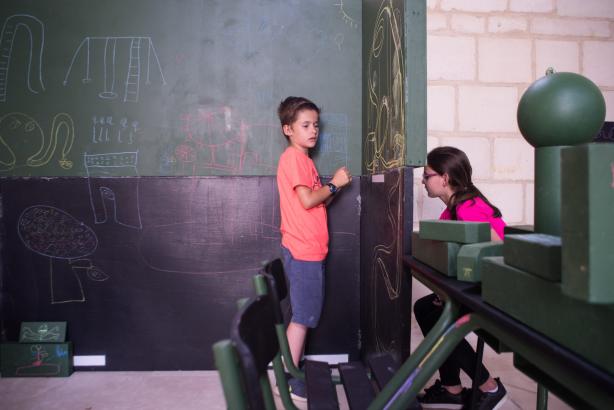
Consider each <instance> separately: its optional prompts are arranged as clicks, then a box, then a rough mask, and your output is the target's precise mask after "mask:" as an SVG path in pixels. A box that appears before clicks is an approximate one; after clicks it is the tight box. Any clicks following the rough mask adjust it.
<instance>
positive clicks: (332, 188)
mask: <svg viewBox="0 0 614 410" xmlns="http://www.w3.org/2000/svg"><path fill="white" fill-rule="evenodd" d="M326 185H328V189H330V193H331V194H333V195H335V192H337V186H336V185H335V184H333V183H330V182H329V183H328V184H326Z"/></svg>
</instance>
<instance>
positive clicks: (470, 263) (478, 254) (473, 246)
mask: <svg viewBox="0 0 614 410" xmlns="http://www.w3.org/2000/svg"><path fill="white" fill-rule="evenodd" d="M506 240H507V239H506ZM501 255H503V242H501V241H496V242H479V243H470V244H467V245H463V246H461V247H460V250H459V251H458V256H457V257H456V279H458V280H462V281H463V282H481V281H482V268H481V260H482V258H484V257H487V256H501Z"/></svg>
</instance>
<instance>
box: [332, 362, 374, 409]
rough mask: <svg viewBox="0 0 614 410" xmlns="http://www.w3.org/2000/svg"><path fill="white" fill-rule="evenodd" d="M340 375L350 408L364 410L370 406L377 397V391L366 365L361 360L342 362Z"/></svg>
mask: <svg viewBox="0 0 614 410" xmlns="http://www.w3.org/2000/svg"><path fill="white" fill-rule="evenodd" d="M339 375H340V376H341V383H343V389H344V390H345V395H346V397H347V400H348V405H349V406H350V410H364V409H366V408H367V407H369V404H371V402H372V401H373V399H374V398H375V391H374V390H373V384H372V383H371V380H369V376H367V369H366V368H365V366H364V365H363V364H362V363H361V362H350V363H340V364H339Z"/></svg>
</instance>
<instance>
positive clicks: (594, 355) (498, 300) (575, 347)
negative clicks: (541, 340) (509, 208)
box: [482, 257, 614, 374]
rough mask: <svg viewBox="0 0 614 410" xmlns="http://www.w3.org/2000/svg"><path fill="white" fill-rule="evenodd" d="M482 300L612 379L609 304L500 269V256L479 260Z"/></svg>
mask: <svg viewBox="0 0 614 410" xmlns="http://www.w3.org/2000/svg"><path fill="white" fill-rule="evenodd" d="M482 298H483V299H484V300H485V301H486V302H488V303H490V304H491V305H494V306H496V307H497V308H499V309H501V310H502V311H504V312H506V313H507V314H509V315H510V316H512V317H514V318H515V319H517V320H519V321H521V322H523V323H525V324H526V325H528V326H529V327H531V328H533V329H535V330H537V331H538V332H540V333H542V334H544V335H545V336H547V337H549V338H551V339H552V340H554V341H555V342H557V343H559V344H561V345H562V346H563V347H566V348H568V349H569V350H571V351H574V352H576V353H578V354H579V355H580V356H582V357H584V358H586V359H587V360H588V361H589V362H591V363H592V364H594V365H595V366H597V367H600V368H602V369H604V370H606V371H608V372H610V373H612V374H614V354H612V346H614V326H612V323H613V322H614V306H613V305H609V306H608V305H596V304H592V303H587V302H584V301H581V300H578V299H574V298H572V297H569V296H567V295H565V294H564V293H563V292H562V290H561V284H560V283H558V282H551V281H548V280H546V279H543V278H540V277H539V276H535V275H532V274H530V273H528V272H524V271H521V270H519V269H516V268H514V267H511V266H509V265H506V264H505V263H504V262H503V257H489V258H484V259H482ZM503 342H505V341H503ZM519 353H521V354H522V352H519Z"/></svg>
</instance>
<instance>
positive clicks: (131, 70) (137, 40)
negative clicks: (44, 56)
mask: <svg viewBox="0 0 614 410" xmlns="http://www.w3.org/2000/svg"><path fill="white" fill-rule="evenodd" d="M127 40H129V41H130V49H129V59H128V71H127V74H126V81H125V83H124V102H138V100H139V85H140V81H141V74H142V70H143V66H144V68H145V69H146V72H145V84H151V81H150V71H151V66H152V64H154V62H155V64H156V66H157V68H158V71H159V72H160V77H161V79H162V84H163V85H166V80H165V78H164V73H163V72H162V66H161V64H160V60H159V59H158V55H157V53H156V50H155V47H154V45H153V42H152V41H151V38H150V37H136V36H135V37H86V38H85V39H84V40H83V41H82V42H81V44H80V45H79V47H78V48H77V51H75V53H74V54H73V58H72V61H71V62H70V66H69V67H68V70H67V72H66V76H65V77H64V85H65V86H66V85H68V78H69V77H70V73H71V71H72V68H73V65H74V64H75V61H76V60H77V57H78V55H79V53H80V52H81V50H82V49H85V53H86V57H85V58H86V64H85V76H84V77H83V79H82V82H83V83H84V84H86V83H89V82H91V80H92V79H91V76H90V59H91V55H90V53H91V48H92V47H93V44H95V42H96V41H104V47H105V51H104V62H103V64H104V90H102V91H101V92H100V93H98V96H99V97H100V98H103V99H114V98H117V93H116V92H115V69H116V66H115V60H116V59H115V52H116V49H117V43H118V42H121V41H127ZM145 47H146V55H142V54H143V53H142V49H143V48H145ZM142 58H145V59H146V64H145V65H143V64H141V59H142ZM152 60H155V61H152Z"/></svg>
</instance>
